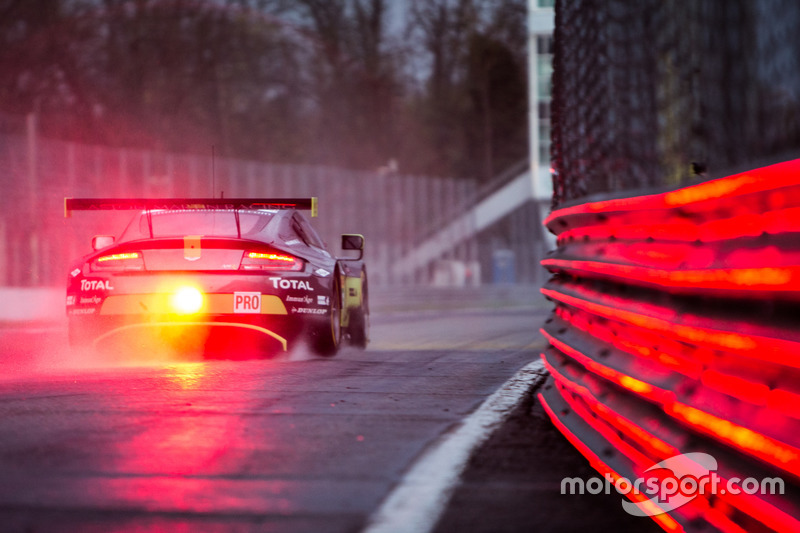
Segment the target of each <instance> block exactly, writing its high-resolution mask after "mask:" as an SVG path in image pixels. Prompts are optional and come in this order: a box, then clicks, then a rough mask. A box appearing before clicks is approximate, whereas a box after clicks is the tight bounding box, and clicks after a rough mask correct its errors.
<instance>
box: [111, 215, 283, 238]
mask: <svg viewBox="0 0 800 533" xmlns="http://www.w3.org/2000/svg"><path fill="white" fill-rule="evenodd" d="M273 214H274V212H273V211H259V212H258V213H254V212H239V226H240V228H241V235H242V237H247V236H254V235H255V234H257V233H259V232H260V231H261V230H263V229H264V227H265V226H266V225H267V223H268V222H269V221H270V219H271V218H272V216H273ZM150 218H151V222H152V225H153V237H183V236H185V235H203V236H206V237H237V236H238V235H239V232H238V231H237V229H236V215H235V212H234V211H232V210H230V211H229V210H210V209H198V210H192V211H153V212H152V213H151V217H150ZM149 236H150V228H149V223H148V220H147V215H146V214H145V213H142V214H141V215H139V220H138V222H137V221H136V220H134V221H133V222H132V223H131V224H130V225H129V226H128V228H127V229H126V230H125V232H124V233H123V234H122V236H121V237H120V240H133V239H142V238H147V237H149Z"/></svg>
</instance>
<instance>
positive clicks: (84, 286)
mask: <svg viewBox="0 0 800 533" xmlns="http://www.w3.org/2000/svg"><path fill="white" fill-rule="evenodd" d="M96 290H106V291H113V290H114V287H112V286H111V280H107V279H82V280H81V291H96Z"/></svg>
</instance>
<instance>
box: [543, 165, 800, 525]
mask: <svg viewBox="0 0 800 533" xmlns="http://www.w3.org/2000/svg"><path fill="white" fill-rule="evenodd" d="M545 224H546V225H547V227H548V228H549V229H550V230H551V231H552V232H553V233H555V234H556V235H557V237H558V241H557V242H558V249H557V250H556V251H555V252H554V253H553V254H552V255H551V256H550V257H549V258H548V259H546V260H545V261H543V262H542V264H543V266H545V267H546V268H547V269H548V270H550V271H551V272H552V273H553V274H554V277H553V279H552V280H551V281H550V283H548V285H547V286H546V287H545V288H544V289H543V291H542V292H543V293H544V295H545V296H547V297H548V298H549V299H550V300H552V301H553V302H554V303H555V305H556V310H555V314H554V316H553V317H552V318H551V319H550V320H548V323H547V324H546V325H545V327H544V328H543V329H542V333H543V335H544V336H545V338H547V340H548V341H549V342H550V344H551V348H549V349H548V351H547V352H546V353H545V354H542V357H543V358H544V360H545V363H546V365H547V368H548V369H549V370H550V372H551V375H552V376H553V380H554V383H553V384H552V385H551V386H550V387H549V388H548V390H546V391H545V392H543V393H542V394H541V395H540V399H541V401H542V402H543V404H544V405H545V407H546V410H547V411H548V413H549V414H550V416H551V418H552V419H553V421H554V423H555V424H556V426H557V427H559V429H561V430H562V432H563V433H564V434H565V435H566V436H567V437H568V438H569V440H570V441H571V442H572V443H573V444H574V445H575V446H576V447H577V448H578V449H579V450H580V451H581V453H583V454H584V455H585V456H586V457H587V458H588V459H589V461H590V462H591V464H592V465H593V466H594V467H595V468H596V469H597V470H598V471H600V472H601V473H603V474H608V475H609V476H610V479H614V480H617V481H619V482H620V483H622V481H624V480H630V479H636V478H640V477H642V476H648V475H650V476H652V473H648V469H650V470H652V469H651V468H650V467H652V466H653V465H655V464H657V463H660V462H662V461H665V460H669V459H670V458H671V457H675V456H681V457H682V458H683V457H684V456H685V455H686V454H694V453H698V452H699V453H703V454H707V455H709V456H713V457H714V458H716V460H717V463H718V464H717V470H716V472H715V473H716V474H718V477H719V478H720V479H722V480H723V481H726V482H728V481H729V480H741V479H747V480H750V479H752V480H759V479H762V480H763V479H769V480H772V479H780V481H781V482H782V483H783V486H782V487H783V491H782V493H779V494H766V493H744V494H743V493H741V492H739V493H737V494H733V493H725V491H722V492H721V493H720V492H715V493H713V494H701V495H695V496H696V497H695V496H693V497H692V498H691V499H690V501H688V502H686V504H685V505H683V504H681V505H680V506H677V507H675V508H672V507H670V505H669V502H666V504H665V503H664V501H661V500H658V501H659V502H660V503H659V506H660V507H658V506H657V507H653V505H655V504H654V503H653V502H652V501H651V500H650V499H648V497H646V496H644V495H643V494H627V495H626V496H627V497H628V498H629V499H630V500H631V501H633V502H637V504H638V505H639V508H640V509H642V510H646V509H650V511H653V509H655V511H656V512H654V513H648V514H655V516H653V519H654V520H656V521H657V522H658V523H659V524H660V525H661V526H662V527H663V528H664V529H666V530H668V531H681V530H695V529H702V528H703V527H707V526H710V527H711V528H714V529H718V530H721V531H753V530H765V531H769V530H772V531H798V530H800V160H796V161H790V162H787V163H782V164H779V165H773V166H770V167H765V168H761V169H757V170H754V171H751V172H746V173H743V174H738V175H734V176H730V177H727V178H723V179H718V180H714V181H710V182H707V183H702V184H699V185H694V186H691V187H685V188H682V189H678V190H675V191H669V192H664V193H660V194H648V195H643V196H638V197H631V198H617V199H606V200H600V201H594V202H590V203H585V204H581V205H576V206H571V207H566V208H563V209H560V210H557V211H554V212H553V213H552V214H551V215H550V216H549V217H548V218H547V220H546V221H545ZM609 450H612V451H611V452H609ZM601 458H602V459H601ZM622 484H623V485H624V483H622ZM659 508H661V509H664V510H666V513H660V512H657V511H659Z"/></svg>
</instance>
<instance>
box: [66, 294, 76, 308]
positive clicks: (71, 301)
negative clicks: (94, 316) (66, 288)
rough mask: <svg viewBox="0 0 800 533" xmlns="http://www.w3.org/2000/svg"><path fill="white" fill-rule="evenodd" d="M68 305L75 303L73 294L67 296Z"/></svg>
mask: <svg viewBox="0 0 800 533" xmlns="http://www.w3.org/2000/svg"><path fill="white" fill-rule="evenodd" d="M67 305H68V306H69V305H75V296H73V295H72V294H70V295H68V296H67Z"/></svg>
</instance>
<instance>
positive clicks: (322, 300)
mask: <svg viewBox="0 0 800 533" xmlns="http://www.w3.org/2000/svg"><path fill="white" fill-rule="evenodd" d="M330 301H331V300H330V298H328V297H327V296H321V295H320V296H317V305H328V304H329V303H330Z"/></svg>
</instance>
